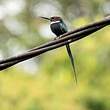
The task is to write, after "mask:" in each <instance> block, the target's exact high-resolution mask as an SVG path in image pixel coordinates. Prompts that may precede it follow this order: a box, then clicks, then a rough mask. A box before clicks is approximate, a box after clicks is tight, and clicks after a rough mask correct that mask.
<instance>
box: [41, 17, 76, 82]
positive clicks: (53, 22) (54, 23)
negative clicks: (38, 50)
mask: <svg viewBox="0 0 110 110" xmlns="http://www.w3.org/2000/svg"><path fill="white" fill-rule="evenodd" d="M41 18H43V19H47V20H49V21H50V28H51V30H52V32H53V33H54V34H55V35H56V36H57V38H60V36H61V35H62V34H64V33H67V32H68V29H67V26H66V24H65V23H64V21H63V19H62V18H61V17H58V16H53V17H50V18H47V17H41ZM66 49H67V52H68V55H69V58H70V60H71V64H72V67H73V70H74V75H75V81H76V83H77V75H76V69H75V64H74V58H73V55H72V52H71V49H70V46H69V44H67V45H66Z"/></svg>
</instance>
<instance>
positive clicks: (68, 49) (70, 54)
mask: <svg viewBox="0 0 110 110" xmlns="http://www.w3.org/2000/svg"><path fill="white" fill-rule="evenodd" d="M66 49H67V52H68V55H69V58H70V60H71V64H72V67H73V70H74V75H75V81H76V83H77V74H76V69H75V63H74V58H73V55H72V52H71V49H70V46H69V44H67V45H66Z"/></svg>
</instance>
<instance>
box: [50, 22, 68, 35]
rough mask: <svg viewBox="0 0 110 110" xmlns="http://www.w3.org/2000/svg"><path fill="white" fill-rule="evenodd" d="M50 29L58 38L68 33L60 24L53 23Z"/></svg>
mask: <svg viewBox="0 0 110 110" xmlns="http://www.w3.org/2000/svg"><path fill="white" fill-rule="evenodd" d="M50 28H51V30H52V32H53V33H54V34H55V35H56V36H60V35H62V34H64V33H66V32H67V30H65V28H64V27H63V25H62V23H60V22H54V23H51V25H50Z"/></svg>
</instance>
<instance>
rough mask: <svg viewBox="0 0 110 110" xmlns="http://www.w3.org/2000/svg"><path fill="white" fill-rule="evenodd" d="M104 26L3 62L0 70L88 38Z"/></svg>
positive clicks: (84, 31)
mask: <svg viewBox="0 0 110 110" xmlns="http://www.w3.org/2000/svg"><path fill="white" fill-rule="evenodd" d="M104 26H106V25H101V26H97V27H96V26H95V27H92V28H89V29H86V30H83V31H80V32H77V33H74V34H73V35H69V36H67V37H66V38H60V39H58V40H55V41H53V44H51V45H49V46H47V47H43V48H39V49H37V50H33V51H32V50H31V51H28V52H26V53H24V54H22V55H19V56H15V57H11V58H7V59H5V60H2V61H1V62H0V63H1V64H0V70H4V69H6V68H8V67H10V66H13V65H15V64H16V63H19V62H21V61H24V60H27V59H30V58H32V57H35V56H37V55H40V54H42V53H44V52H46V51H49V50H52V49H55V48H58V47H61V46H64V45H66V44H68V43H71V42H73V41H76V40H79V39H81V38H83V37H86V36H87V35H89V34H91V33H93V32H96V31H97V30H99V29H101V28H103V27H104ZM50 43H51V42H50ZM54 43H55V44H54Z"/></svg>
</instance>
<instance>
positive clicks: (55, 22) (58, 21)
mask: <svg viewBox="0 0 110 110" xmlns="http://www.w3.org/2000/svg"><path fill="white" fill-rule="evenodd" d="M59 22H60V21H52V22H51V23H50V24H54V23H59Z"/></svg>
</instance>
